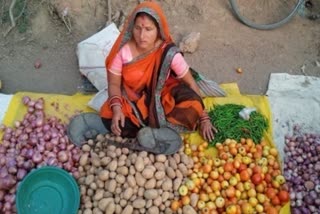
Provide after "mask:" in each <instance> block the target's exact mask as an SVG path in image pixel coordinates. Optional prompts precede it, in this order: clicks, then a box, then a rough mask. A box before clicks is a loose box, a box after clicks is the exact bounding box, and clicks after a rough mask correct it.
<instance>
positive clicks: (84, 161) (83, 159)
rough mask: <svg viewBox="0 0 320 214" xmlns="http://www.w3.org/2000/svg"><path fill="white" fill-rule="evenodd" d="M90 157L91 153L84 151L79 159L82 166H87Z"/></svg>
mask: <svg viewBox="0 0 320 214" xmlns="http://www.w3.org/2000/svg"><path fill="white" fill-rule="evenodd" d="M88 157H89V153H84V154H83V155H81V157H80V160H79V164H80V166H86V165H87V164H88Z"/></svg>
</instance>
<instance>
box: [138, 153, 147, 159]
mask: <svg viewBox="0 0 320 214" xmlns="http://www.w3.org/2000/svg"><path fill="white" fill-rule="evenodd" d="M138 156H139V157H142V158H145V157H148V152H146V151H141V152H139V155H138Z"/></svg>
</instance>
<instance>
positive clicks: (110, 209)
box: [105, 202, 116, 214]
mask: <svg viewBox="0 0 320 214" xmlns="http://www.w3.org/2000/svg"><path fill="white" fill-rule="evenodd" d="M115 211H116V205H115V204H114V203H113V202H110V203H109V204H108V206H107V208H106V210H105V213H107V214H113V213H115Z"/></svg>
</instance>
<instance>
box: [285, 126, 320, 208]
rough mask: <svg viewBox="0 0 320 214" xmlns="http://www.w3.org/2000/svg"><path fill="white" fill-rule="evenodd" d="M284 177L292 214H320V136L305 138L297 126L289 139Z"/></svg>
mask: <svg viewBox="0 0 320 214" xmlns="http://www.w3.org/2000/svg"><path fill="white" fill-rule="evenodd" d="M285 144H286V145H285V148H284V152H285V159H284V176H285V178H286V180H287V184H288V185H289V191H290V201H291V202H290V204H291V213H293V214H309V213H310V214H311V213H320V135H319V134H301V128H299V127H298V126H296V127H295V128H294V134H293V135H292V136H286V139H285Z"/></svg>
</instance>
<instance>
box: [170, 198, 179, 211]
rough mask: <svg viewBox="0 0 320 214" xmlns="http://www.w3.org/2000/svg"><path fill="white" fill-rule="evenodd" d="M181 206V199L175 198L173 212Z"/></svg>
mask: <svg viewBox="0 0 320 214" xmlns="http://www.w3.org/2000/svg"><path fill="white" fill-rule="evenodd" d="M180 207H181V203H180V201H177V200H174V201H172V203H171V209H172V211H173V212H175V211H177V210H178V209H179V208H180Z"/></svg>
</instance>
